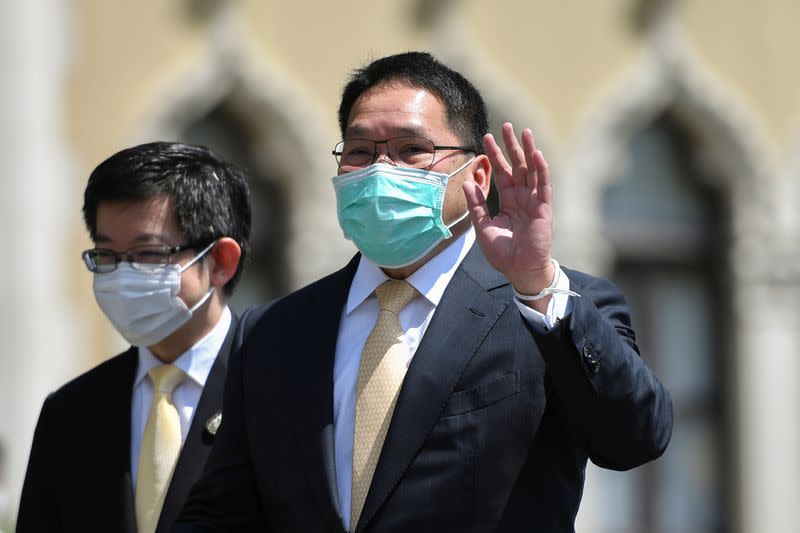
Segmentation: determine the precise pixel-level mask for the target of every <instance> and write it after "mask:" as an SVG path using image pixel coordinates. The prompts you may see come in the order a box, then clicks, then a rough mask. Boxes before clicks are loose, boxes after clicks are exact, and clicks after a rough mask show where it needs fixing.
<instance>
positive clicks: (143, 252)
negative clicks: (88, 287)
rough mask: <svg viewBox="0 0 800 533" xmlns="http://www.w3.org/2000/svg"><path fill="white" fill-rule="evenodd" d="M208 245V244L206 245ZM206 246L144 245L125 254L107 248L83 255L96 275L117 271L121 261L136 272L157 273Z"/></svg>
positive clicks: (193, 244)
mask: <svg viewBox="0 0 800 533" xmlns="http://www.w3.org/2000/svg"><path fill="white" fill-rule="evenodd" d="M206 244H207V243H206ZM204 246H205V245H203V244H200V243H189V244H183V245H181V246H172V247H170V246H167V245H166V244H143V245H141V246H134V247H132V248H128V249H127V250H125V251H124V252H115V251H114V250H107V249H105V248H92V249H90V250H84V251H83V253H82V254H81V257H83V262H84V263H86V268H88V269H89V270H90V271H91V272H95V273H100V274H102V273H106V272H112V271H114V270H116V269H117V265H119V263H120V261H128V262H130V264H131V266H132V267H133V268H135V269H136V270H148V271H157V270H161V269H163V268H165V267H166V266H168V265H171V264H172V257H173V256H174V255H175V254H177V253H178V252H182V251H184V250H196V249H199V248H201V247H204Z"/></svg>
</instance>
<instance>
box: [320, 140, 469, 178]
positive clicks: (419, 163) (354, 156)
mask: <svg viewBox="0 0 800 533" xmlns="http://www.w3.org/2000/svg"><path fill="white" fill-rule="evenodd" d="M379 144H385V145H386V151H387V153H388V154H389V159H390V160H391V161H392V163H394V164H395V165H397V166H400V167H412V168H428V167H429V166H431V165H432V164H433V162H434V161H435V159H436V150H464V151H467V152H475V149H474V148H473V147H471V146H438V145H435V144H433V141H431V140H430V139H425V138H424V137H395V138H393V139H384V140H382V141H373V140H371V139H346V140H344V141H339V142H338V143H336V146H334V148H333V151H332V152H331V153H332V154H333V155H334V157H336V163H337V164H338V165H339V168H341V169H344V170H348V169H351V170H355V169H358V168H364V167H368V166H369V165H371V164H372V163H374V162H375V160H376V159H377V157H378V145H379Z"/></svg>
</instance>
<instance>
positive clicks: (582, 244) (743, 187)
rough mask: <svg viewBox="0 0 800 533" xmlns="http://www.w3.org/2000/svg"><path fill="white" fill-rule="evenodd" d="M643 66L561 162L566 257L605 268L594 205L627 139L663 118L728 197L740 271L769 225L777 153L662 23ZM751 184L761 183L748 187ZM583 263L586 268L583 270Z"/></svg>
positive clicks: (730, 93)
mask: <svg viewBox="0 0 800 533" xmlns="http://www.w3.org/2000/svg"><path fill="white" fill-rule="evenodd" d="M647 39H648V40H647V42H646V46H645V48H644V50H643V53H642V57H641V60H640V62H639V63H638V64H637V65H636V66H635V67H634V68H633V70H632V71H631V72H630V73H629V74H628V75H627V76H626V77H625V78H623V79H621V80H620V81H619V82H618V83H617V84H615V86H614V87H613V88H612V89H611V90H610V91H609V93H608V94H607V95H606V96H605V97H604V98H602V99H601V100H600V101H599V102H598V103H597V104H596V105H595V106H594V109H596V111H595V112H594V113H593V114H592V115H591V116H590V117H589V118H588V120H587V121H586V126H585V127H584V128H583V131H584V134H583V135H582V136H581V137H580V138H579V140H578V142H577V143H576V145H575V146H574V147H573V149H572V150H571V156H570V157H568V158H567V165H566V168H565V175H564V176H563V177H562V179H563V181H564V182H565V188H566V189H568V190H567V191H566V192H562V197H567V198H569V203H568V204H565V205H563V206H560V209H559V210H557V211H556V213H557V215H556V216H559V215H560V227H561V229H562V234H563V233H565V234H566V235H562V237H564V238H563V241H564V242H565V243H566V249H565V250H564V255H565V258H568V259H569V260H570V261H572V262H573V263H575V264H578V265H581V266H582V267H585V268H589V269H591V270H593V271H599V272H604V271H607V270H608V265H609V262H610V261H611V257H609V253H610V252H609V247H608V245H607V242H606V241H605V238H604V236H603V234H602V227H603V226H602V220H601V218H600V213H599V206H598V204H597V202H598V198H600V194H601V192H602V190H603V189H604V188H605V187H606V186H607V185H609V184H610V183H611V181H612V180H613V179H614V178H615V177H616V176H619V175H620V174H621V172H620V170H621V169H622V168H623V167H624V165H625V163H626V150H627V146H628V143H629V141H630V139H631V138H632V136H633V135H634V134H635V133H636V132H637V131H639V130H640V129H641V128H642V127H644V126H645V125H647V124H648V123H650V122H652V121H653V120H654V119H655V118H656V117H658V116H659V115H662V114H665V113H670V114H671V115H672V116H673V117H674V118H675V119H676V120H677V121H678V122H679V124H680V125H681V127H683V128H684V129H686V130H687V131H688V132H690V133H691V134H692V136H693V137H694V138H695V139H696V140H697V145H696V147H697V150H698V154H697V155H698V158H699V159H700V162H701V163H702V164H703V166H704V167H706V168H707V169H708V170H709V171H710V172H708V173H707V174H708V175H709V176H712V177H713V179H712V181H713V183H708V184H707V185H710V186H712V187H714V188H715V189H717V190H719V191H721V192H723V193H724V194H725V195H726V197H728V198H729V201H730V207H731V213H732V216H733V220H732V226H733V228H732V231H733V238H734V247H733V249H734V254H735V258H732V261H731V263H732V265H733V266H737V265H743V264H744V263H742V262H741V261H748V260H749V258H752V254H748V253H747V252H748V251H750V250H752V246H753V245H755V244H756V243H757V241H758V238H757V236H763V235H764V234H765V232H767V231H768V229H769V227H770V220H769V217H768V213H769V212H770V210H769V205H770V198H769V195H768V193H767V191H768V190H769V189H770V187H769V185H770V184H771V182H772V181H773V180H774V172H773V169H774V168H775V163H774V160H775V156H774V154H773V153H772V152H771V150H770V149H769V146H771V143H770V142H769V139H768V138H767V135H766V134H765V132H764V128H763V127H762V126H761V124H760V122H759V120H758V119H757V118H756V117H755V116H753V114H752V113H751V111H750V109H749V108H748V107H747V106H746V105H745V104H744V103H742V102H743V100H742V99H741V98H739V97H737V96H736V95H735V91H734V90H733V89H732V88H731V87H730V86H728V85H726V84H725V83H724V82H723V81H721V80H719V79H718V78H716V77H715V76H714V75H713V74H712V73H711V72H710V71H709V70H708V69H707V68H706V67H705V66H704V65H703V62H702V61H701V59H700V58H699V57H698V55H697V54H696V53H695V52H694V51H693V50H692V49H691V47H690V46H689V45H688V43H687V39H686V37H685V36H684V35H683V33H682V32H681V30H680V29H679V28H678V27H677V26H676V25H675V24H674V23H673V21H672V20H671V19H669V18H667V19H665V20H663V21H661V23H659V24H658V25H656V26H655V27H654V29H653V31H652V33H651V34H649V35H648V37H647ZM754 184H763V186H755V185H754ZM586 265H588V266H586Z"/></svg>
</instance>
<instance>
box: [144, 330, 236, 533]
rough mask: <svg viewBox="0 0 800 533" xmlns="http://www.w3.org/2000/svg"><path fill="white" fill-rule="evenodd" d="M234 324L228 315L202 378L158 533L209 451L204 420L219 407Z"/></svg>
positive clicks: (180, 502)
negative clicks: (225, 328)
mask: <svg viewBox="0 0 800 533" xmlns="http://www.w3.org/2000/svg"><path fill="white" fill-rule="evenodd" d="M237 324H238V319H237V318H236V316H232V317H231V325H230V328H229V329H228V334H227V335H226V337H225V341H224V342H223V343H222V346H221V347H220V350H219V354H217V358H216V360H215V361H214V364H213V366H212V367H211V371H210V372H209V374H208V379H206V384H205V386H204V387H203V392H202V394H201V395H200V402H199V403H198V404H197V410H196V411H195V414H194V416H193V417H192V423H191V425H190V426H189V432H188V433H187V434H186V442H184V444H183V447H182V448H181V453H180V455H179V456H178V462H177V463H176V464H175V471H174V472H173V474H172V480H171V481H170V484H169V487H168V488H167V494H166V495H165V497H164V506H163V507H162V508H161V516H160V518H159V520H158V527H157V528H156V531H157V532H159V533H160V532H162V531H168V530H169V529H168V528H169V527H171V526H172V523H173V522H174V521H175V520H176V519H177V517H178V514H179V513H180V511H181V509H182V508H183V504H184V503H185V501H186V498H187V497H188V495H189V491H190V490H191V488H192V485H194V482H195V480H196V479H197V477H198V475H199V472H200V471H202V469H203V466H204V465H205V462H206V460H207V459H208V454H209V452H210V451H211V444H212V443H213V436H212V435H211V434H209V433H208V431H207V430H206V423H207V422H208V420H209V419H210V418H211V417H213V416H214V415H215V414H216V413H217V412H220V411H221V409H222V398H223V393H224V390H225V377H226V375H227V372H228V354H229V353H230V350H231V344H232V342H233V338H234V336H235V332H236V326H237Z"/></svg>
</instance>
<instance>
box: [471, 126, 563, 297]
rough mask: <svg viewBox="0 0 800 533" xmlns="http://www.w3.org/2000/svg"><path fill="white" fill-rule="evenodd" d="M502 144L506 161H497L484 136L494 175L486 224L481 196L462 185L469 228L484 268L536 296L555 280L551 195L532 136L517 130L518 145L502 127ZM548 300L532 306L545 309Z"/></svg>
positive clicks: (509, 130) (496, 149) (490, 138)
mask: <svg viewBox="0 0 800 533" xmlns="http://www.w3.org/2000/svg"><path fill="white" fill-rule="evenodd" d="M502 135H503V142H504V144H505V147H506V152H507V153H508V157H509V159H510V164H509V162H507V161H506V158H505V157H504V156H503V152H502V151H501V150H500V146H498V144H497V142H496V141H495V139H494V136H492V134H491V133H488V134H486V135H485V136H484V138H483V142H484V147H485V148H486V155H487V156H488V157H489V161H490V162H491V164H492V169H493V170H494V176H495V184H496V186H497V192H498V195H499V199H500V212H499V213H498V214H497V215H496V216H495V217H494V218H491V216H490V215H489V208H488V206H487V205H486V198H484V196H483V192H482V191H481V190H480V188H479V187H478V186H477V185H476V184H475V183H474V182H472V181H466V182H465V183H464V194H465V196H466V198H467V205H468V206H469V210H470V216H471V218H472V223H473V225H474V226H475V231H476V235H477V239H478V244H479V245H480V247H481V249H482V250H483V253H484V255H485V256H486V258H487V259H488V261H489V263H490V264H491V265H492V266H493V267H494V268H495V269H497V270H498V271H500V272H501V273H502V274H503V275H505V276H506V277H507V278H508V279H509V280H510V281H511V283H512V284H513V286H514V288H515V289H516V290H517V291H518V292H521V293H523V294H537V293H538V292H539V291H541V290H542V289H544V288H545V287H547V286H549V285H550V283H551V282H552V280H553V277H554V276H555V269H554V267H553V264H552V262H551V261H550V251H551V247H552V235H553V230H552V229H553V209H552V200H553V194H552V189H551V187H550V170H549V169H548V166H547V161H545V159H544V156H543V155H542V152H541V151H540V150H538V149H537V148H536V143H535V141H534V139H533V132H532V131H531V130H530V129H528V128H526V129H524V130H522V145H521V146H520V143H519V142H518V141H517V138H516V135H515V134H514V127H513V126H512V125H511V124H510V123H509V122H506V123H505V124H503V129H502ZM548 301H549V298H546V299H543V300H539V301H537V302H533V303H534V304H535V305H532V307H534V308H537V309H540V308H546V306H547V302H548Z"/></svg>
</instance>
